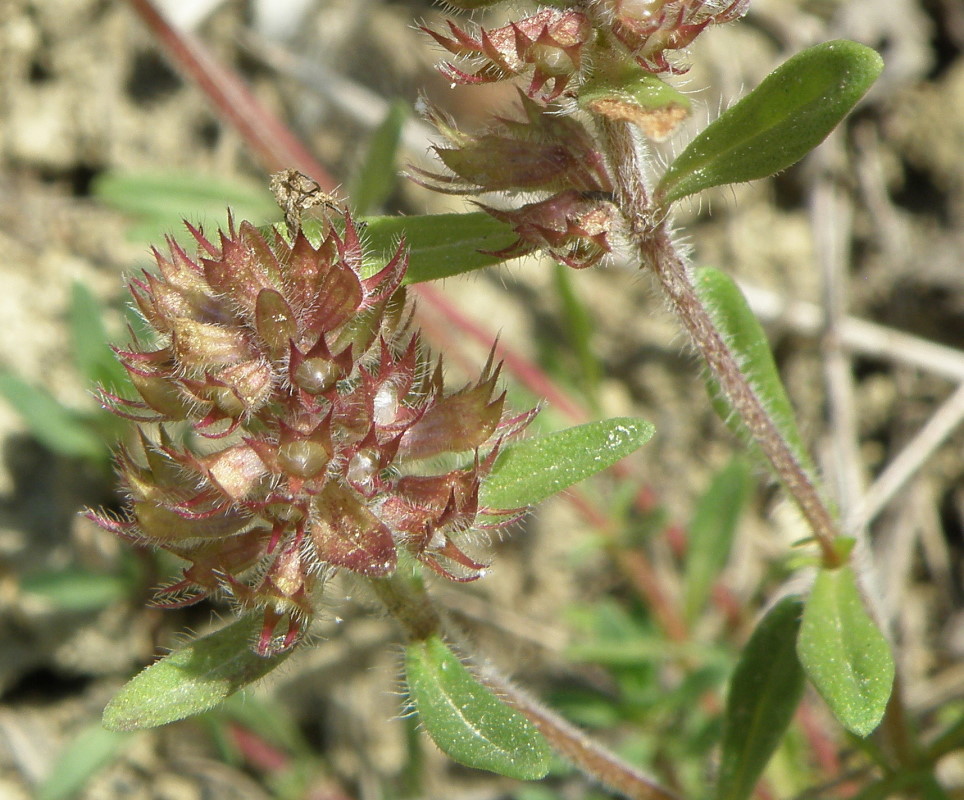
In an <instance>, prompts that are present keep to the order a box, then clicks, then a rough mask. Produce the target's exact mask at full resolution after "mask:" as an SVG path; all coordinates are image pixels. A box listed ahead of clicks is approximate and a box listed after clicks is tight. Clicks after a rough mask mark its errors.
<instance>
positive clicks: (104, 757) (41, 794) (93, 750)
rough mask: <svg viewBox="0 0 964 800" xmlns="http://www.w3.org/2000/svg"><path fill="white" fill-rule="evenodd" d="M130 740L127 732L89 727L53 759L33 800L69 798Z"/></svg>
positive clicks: (109, 761)
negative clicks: (50, 767) (51, 765)
mask: <svg viewBox="0 0 964 800" xmlns="http://www.w3.org/2000/svg"><path fill="white" fill-rule="evenodd" d="M130 738H131V735H130V734H129V733H126V732H122V731H108V730H104V729H103V728H102V727H101V726H100V725H91V726H90V727H89V728H87V729H86V730H84V731H82V732H81V733H80V734H79V735H77V736H76V737H74V739H72V740H71V741H70V743H69V744H68V745H67V747H66V748H65V749H64V751H63V752H62V753H61V754H60V755H59V756H58V757H57V760H56V761H55V762H54V765H53V768H52V769H51V770H50V774H49V775H48V776H47V778H46V779H45V780H44V781H43V783H41V784H40V786H39V787H37V794H36V800H68V798H70V797H73V796H74V795H76V794H77V793H78V792H79V791H80V790H81V789H83V788H84V786H85V785H86V784H87V782H88V781H89V780H90V779H91V778H92V777H93V776H94V775H96V774H97V773H98V772H99V771H100V770H101V769H103V768H104V767H106V766H107V765H108V764H110V763H111V762H112V761H113V760H114V759H115V758H116V757H117V756H118V755H119V753H120V751H121V749H122V748H123V747H124V745H126V744H127V743H128V742H129V741H130Z"/></svg>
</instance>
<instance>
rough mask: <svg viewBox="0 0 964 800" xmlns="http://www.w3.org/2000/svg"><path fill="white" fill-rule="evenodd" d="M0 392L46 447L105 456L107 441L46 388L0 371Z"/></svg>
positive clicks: (79, 455)
mask: <svg viewBox="0 0 964 800" xmlns="http://www.w3.org/2000/svg"><path fill="white" fill-rule="evenodd" d="M0 395H2V396H3V397H4V398H6V400H7V402H8V403H10V405H12V406H13V407H14V409H15V410H16V411H17V413H18V414H20V416H21V417H22V418H23V420H24V422H25V423H26V424H27V428H28V429H29V431H30V433H31V435H32V436H33V437H34V438H36V439H37V441H39V442H40V443H41V444H43V445H44V446H45V447H46V448H48V449H49V450H52V451H53V452H55V453H60V454H61V455H64V456H67V457H69V458H87V459H95V460H102V459H106V458H107V457H109V455H110V451H109V449H108V445H107V443H106V442H104V441H103V440H102V439H101V438H100V437H99V436H97V434H95V433H94V432H93V431H92V430H91V429H90V428H89V427H88V426H87V424H86V423H85V422H84V418H83V416H82V415H81V414H79V413H78V412H76V411H73V410H72V409H69V408H66V407H65V406H62V405H61V404H60V402H59V401H58V400H57V399H56V398H54V396H53V395H51V394H50V393H49V392H47V391H46V390H44V389H41V388H40V387H38V386H31V385H30V384H29V383H27V382H26V381H24V380H23V379H21V378H20V377H19V376H17V375H15V374H14V373H12V372H10V371H8V370H0Z"/></svg>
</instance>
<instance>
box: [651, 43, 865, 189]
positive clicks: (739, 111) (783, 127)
mask: <svg viewBox="0 0 964 800" xmlns="http://www.w3.org/2000/svg"><path fill="white" fill-rule="evenodd" d="M882 69H883V61H882V60H881V58H880V56H879V55H878V54H877V53H876V52H875V51H874V50H871V49H870V48H869V47H865V46H864V45H861V44H857V43H856V42H848V41H845V40H836V41H832V42H826V43H824V44H818V45H816V46H814V47H810V48H808V49H806V50H804V51H803V52H801V53H798V54H797V55H795V56H793V58H791V59H789V60H788V61H786V62H784V63H783V64H782V65H781V66H779V67H777V69H775V70H774V71H773V72H772V73H770V74H769V75H768V76H767V77H766V78H764V80H763V82H762V83H761V84H760V85H759V86H758V87H757V88H756V89H754V90H753V91H752V92H750V94H748V95H747V96H746V97H744V98H743V99H742V100H740V101H739V102H738V103H736V104H735V105H734V106H732V107H731V108H729V109H727V110H726V111H724V112H723V113H722V114H721V115H720V117H719V118H718V119H717V120H716V121H715V122H713V123H711V124H710V125H708V126H707V127H706V128H705V129H704V130H703V131H702V132H701V133H700V134H699V135H698V136H697V137H696V138H695V139H693V141H692V142H690V144H689V145H688V146H687V147H686V149H685V150H683V152H682V153H680V155H679V156H678V157H677V158H676V160H675V161H673V163H672V164H670V166H669V169H668V170H666V173H665V174H664V175H663V177H662V179H661V180H660V182H659V186H658V187H657V190H656V199H657V200H658V201H659V202H661V203H671V202H673V201H674V200H679V199H680V198H681V197H686V196H687V195H690V194H694V193H696V192H699V191H702V190H703V189H708V188H710V187H711V186H719V185H721V184H725V183H740V182H742V181H751V180H755V179H757V178H765V177H767V176H768V175H773V174H774V173H776V172H779V171H780V170H783V169H786V168H787V167H789V166H790V165H791V164H795V163H796V162H797V161H799V160H800V159H801V158H803V157H804V156H805V155H806V154H807V153H809V152H810V151H811V150H812V149H813V148H814V147H816V146H817V145H818V144H820V142H822V141H823V140H824V139H825V138H826V137H827V135H828V134H829V133H830V131H832V130H833V129H834V128H835V127H836V126H837V124H838V123H839V122H840V121H841V120H842V119H843V118H844V117H845V116H846V115H847V113H848V112H849V111H850V110H851V109H852V108H853V107H854V105H856V103H857V101H858V100H860V98H861V97H863V95H864V93H865V92H866V91H867V90H868V89H869V88H870V86H871V84H872V83H873V82H874V81H875V80H876V79H877V76H878V75H879V74H880V71H881V70H882Z"/></svg>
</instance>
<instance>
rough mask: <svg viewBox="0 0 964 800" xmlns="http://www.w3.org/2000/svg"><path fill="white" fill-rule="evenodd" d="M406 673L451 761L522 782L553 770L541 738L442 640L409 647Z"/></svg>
mask: <svg viewBox="0 0 964 800" xmlns="http://www.w3.org/2000/svg"><path fill="white" fill-rule="evenodd" d="M405 673H406V678H407V680H408V689H409V694H410V695H411V698H412V702H413V703H414V704H415V709H416V710H417V711H418V714H419V717H420V718H421V720H422V723H423V724H424V725H425V729H426V730H427V731H428V734H429V736H431V737H432V741H434V742H435V744H437V745H438V747H439V749H440V750H442V751H443V752H444V753H446V754H447V755H448V756H450V757H451V758H452V759H454V760H455V761H458V762H459V763H460V764H465V765H467V766H470V767H476V768H478V769H487V770H489V771H490V772H496V773H498V774H500V775H505V776H507V777H510V778H518V779H519V780H536V779H538V778H541V777H543V776H544V775H545V774H546V773H547V772H548V771H549V760H550V752H549V746H548V744H546V741H545V739H543V738H542V735H541V734H540V733H539V732H538V731H537V730H536V729H535V728H534V727H533V725H532V724H531V723H530V722H529V721H528V720H527V719H526V718H525V717H524V716H522V714H520V713H519V712H518V711H516V710H515V709H513V708H510V707H509V706H507V705H505V703H503V702H502V701H501V700H500V699H499V698H498V697H496V696H495V695H494V694H493V693H492V692H491V691H489V690H488V689H487V688H485V687H484V686H482V685H481V684H480V683H479V682H478V681H477V680H476V679H475V678H474V677H472V675H471V674H470V673H469V671H468V670H467V669H466V668H465V667H464V666H463V665H462V662H461V661H459V659H458V658H456V656H455V655H454V654H453V653H452V651H451V650H449V648H448V647H447V646H446V645H445V643H444V642H443V641H442V640H441V639H439V638H438V637H435V636H433V637H431V638H429V639H427V640H425V641H421V642H413V643H412V644H410V645H408V647H407V648H406V651H405Z"/></svg>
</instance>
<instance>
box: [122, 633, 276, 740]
mask: <svg viewBox="0 0 964 800" xmlns="http://www.w3.org/2000/svg"><path fill="white" fill-rule="evenodd" d="M260 626H261V619H260V617H258V616H257V615H252V616H248V617H244V618H243V619H240V620H238V621H237V622H234V623H232V624H231V625H228V626H227V627H226V628H222V629H221V630H219V631H216V632H215V633H211V634H208V635H207V636H204V637H202V638H200V639H196V640H195V641H193V642H191V643H190V644H188V645H186V646H184V647H181V648H179V649H177V650H175V651H174V652H173V653H170V654H169V655H167V656H165V657H164V658H162V659H161V660H160V661H158V662H157V663H155V664H152V665H151V666H149V667H148V668H147V669H145V670H144V671H143V672H141V673H140V674H139V675H137V676H136V677H135V678H133V680H131V681H129V682H128V683H127V685H126V686H124V688H123V689H121V690H120V692H119V693H118V694H117V695H116V696H115V697H114V699H113V700H111V701H110V703H108V704H107V708H106V709H104V727H106V728H107V729H108V730H114V731H129V730H137V729H139V728H156V727H157V726H158V725H165V724H166V723H168V722H174V721H175V720H179V719H184V718H185V717H190V716H193V715H195V714H200V713H201V712H203V711H209V710H210V709H212V708H214V707H215V706H217V705H218V704H219V703H221V702H222V701H223V700H224V699H225V698H227V697H230V696H231V695H232V694H234V693H235V692H236V691H238V689H240V688H242V687H243V686H246V685H248V684H249V683H252V682H253V681H256V680H258V679H259V678H262V677H264V676H265V675H267V674H268V673H269V672H271V670H273V669H274V668H275V667H277V666H278V665H279V664H281V662H282V661H284V660H285V659H286V658H287V657H288V656H289V655H290V653H291V651H290V650H289V651H288V652H285V653H281V654H279V655H274V656H269V657H268V658H262V657H261V656H259V655H256V654H255V653H254V652H252V651H251V649H250V647H249V645H250V644H251V640H252V639H253V637H254V636H255V635H256V634H257V631H258V630H259V629H260Z"/></svg>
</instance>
